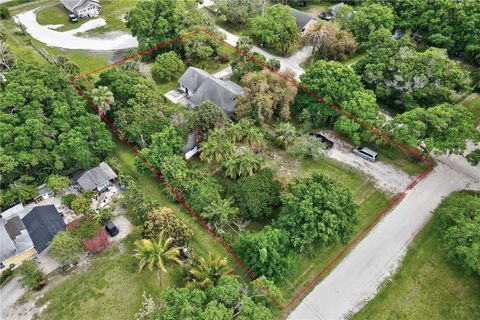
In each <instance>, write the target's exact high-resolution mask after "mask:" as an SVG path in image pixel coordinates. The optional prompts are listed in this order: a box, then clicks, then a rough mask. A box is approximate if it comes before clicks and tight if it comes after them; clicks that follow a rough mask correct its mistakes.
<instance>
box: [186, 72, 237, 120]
mask: <svg viewBox="0 0 480 320" xmlns="http://www.w3.org/2000/svg"><path fill="white" fill-rule="evenodd" d="M178 82H179V84H180V90H181V91H182V92H184V93H185V94H186V95H187V97H188V98H189V107H190V108H191V109H194V108H195V106H197V105H199V104H200V103H202V102H204V101H211V102H213V103H214V104H215V105H216V106H217V107H219V108H222V109H224V110H225V111H227V112H229V113H233V111H234V110H235V104H236V98H237V96H238V95H240V94H242V92H243V88H242V87H240V86H239V85H238V84H236V83H234V82H232V81H230V80H222V79H217V78H215V77H214V76H212V75H210V74H209V73H208V72H206V71H205V70H202V69H199V68H195V67H189V68H188V69H187V71H185V73H184V74H183V75H182V77H181V78H180V79H179V80H178Z"/></svg>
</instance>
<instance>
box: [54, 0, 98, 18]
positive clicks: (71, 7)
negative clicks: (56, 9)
mask: <svg viewBox="0 0 480 320" xmlns="http://www.w3.org/2000/svg"><path fill="white" fill-rule="evenodd" d="M61 3H62V5H63V7H64V8H65V9H67V10H68V11H70V12H71V13H73V14H75V15H76V16H77V17H80V18H85V17H96V16H98V14H99V13H100V8H101V7H102V6H101V5H100V0H61Z"/></svg>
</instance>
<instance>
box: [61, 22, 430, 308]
mask: <svg viewBox="0 0 480 320" xmlns="http://www.w3.org/2000/svg"><path fill="white" fill-rule="evenodd" d="M197 33H204V34H206V35H208V36H210V37H212V38H214V39H215V40H217V41H219V42H221V43H222V44H224V45H226V46H228V47H230V48H231V49H233V50H235V51H237V52H238V53H240V54H241V55H243V56H245V57H247V58H249V59H250V60H252V61H253V62H255V63H257V64H258V65H260V66H261V67H263V68H264V69H265V70H268V71H270V72H273V73H274V74H276V75H277V76H279V77H281V78H282V79H284V80H285V81H287V82H289V83H291V84H293V85H294V86H295V87H297V88H298V89H299V90H302V91H304V92H306V93H307V94H309V95H310V96H312V97H313V98H315V99H317V100H318V101H321V102H323V103H325V104H327V105H329V106H330V107H332V108H334V109H335V110H336V111H337V112H338V113H340V114H342V115H344V116H346V117H348V118H349V119H352V120H353V121H355V122H357V123H359V124H361V125H363V126H365V127H366V128H367V129H369V130H371V131H373V132H374V133H376V134H377V135H379V136H381V137H382V138H384V139H386V140H387V141H389V142H390V143H393V144H395V145H396V146H398V147H399V148H401V149H403V150H404V151H406V152H408V153H410V154H412V155H413V156H415V157H416V158H418V159H419V160H421V161H425V162H427V163H428V166H427V168H425V169H424V170H423V171H422V172H421V173H420V174H419V175H418V176H417V177H415V179H414V180H413V181H412V182H411V183H410V184H409V185H408V186H407V187H406V188H405V190H403V191H402V192H401V193H400V194H398V195H397V196H396V197H395V199H394V200H393V201H392V202H391V203H390V204H389V205H388V206H387V207H386V208H385V209H384V210H383V211H382V212H381V213H380V214H379V215H378V216H377V217H375V219H373V221H371V222H370V223H369V224H368V225H367V226H366V227H365V228H364V229H363V230H362V231H361V232H360V233H359V234H358V235H357V236H356V237H355V238H354V239H353V240H352V241H350V243H348V244H347V245H346V246H345V247H344V248H343V249H342V251H340V253H339V254H338V255H337V256H335V258H334V259H333V260H332V261H330V263H329V264H328V265H327V266H326V267H325V268H323V269H322V270H321V271H320V273H318V274H317V275H316V276H315V277H314V278H313V279H312V280H311V281H310V282H309V283H308V284H307V285H306V286H305V287H304V288H303V289H301V290H300V291H299V293H298V294H297V295H296V296H295V297H294V298H293V299H292V300H291V301H290V302H288V303H287V304H286V305H283V304H282V303H280V302H279V301H278V300H277V299H276V298H275V296H273V294H272V293H271V292H270V291H269V290H268V289H267V288H266V287H265V286H264V285H263V284H262V283H261V282H260V281H258V279H257V277H256V276H255V275H254V274H253V273H252V272H251V271H250V270H249V269H248V268H247V267H246V266H245V265H244V264H243V263H242V261H241V260H240V259H239V258H238V257H237V255H236V254H235V253H234V252H233V251H232V250H230V248H228V247H227V246H226V245H225V243H223V242H222V240H221V239H220V238H219V237H218V236H217V235H216V234H215V233H214V232H213V231H212V229H211V228H210V227H209V226H208V225H207V224H206V223H205V222H204V221H203V220H202V219H201V218H200V217H199V216H198V215H197V214H196V213H195V212H194V211H193V209H192V208H191V207H190V206H189V205H188V204H187V203H186V202H185V200H183V199H182V197H180V195H179V194H178V193H177V192H176V191H175V190H174V189H173V188H172V187H171V186H170V185H169V184H168V183H167V182H166V181H165V180H164V179H163V177H162V176H161V175H160V174H158V172H157V171H156V170H155V169H154V168H153V167H152V166H151V165H150V164H149V163H148V162H147V160H146V159H145V158H144V157H143V156H142V155H141V154H140V153H139V152H138V150H137V149H136V148H135V147H133V146H132V145H131V144H130V143H129V142H128V141H127V139H126V138H125V137H124V136H123V134H122V133H121V132H120V131H119V130H118V129H117V128H116V127H115V126H114V125H113V124H112V123H111V122H110V121H109V120H108V119H107V118H106V117H105V116H104V115H103V114H102V113H101V112H100V111H99V109H98V108H97V106H95V104H93V102H92V101H91V100H90V99H89V98H88V97H87V96H86V95H85V94H84V92H83V91H82V90H81V89H80V88H79V87H78V86H77V85H76V84H75V80H80V79H82V78H85V77H87V76H89V75H92V74H94V73H97V72H100V71H102V70H105V69H107V68H110V67H112V66H115V65H119V64H121V63H123V62H125V61H127V60H130V59H134V58H136V57H139V56H141V55H144V54H146V53H149V52H151V51H154V50H157V49H160V48H162V47H165V46H167V45H170V44H173V43H175V42H178V41H181V40H183V39H185V38H188V37H190V36H192V35H195V34H197ZM68 82H69V83H70V85H71V86H72V87H73V88H74V89H75V90H76V91H77V93H78V94H79V95H80V96H81V97H82V98H83V99H85V101H86V102H87V103H88V104H89V105H90V106H91V107H92V108H93V109H94V110H95V112H97V113H98V114H99V115H100V117H101V118H102V119H103V120H104V121H105V122H106V123H107V124H108V126H109V127H110V128H111V129H112V130H113V131H114V132H115V133H116V134H117V135H118V136H119V137H120V139H121V140H122V141H123V142H125V144H126V145H127V146H128V147H129V148H130V149H131V150H132V151H133V152H134V153H135V155H136V156H137V157H139V158H140V159H141V160H142V161H143V162H144V163H145V164H146V165H147V167H148V168H149V169H150V171H151V172H152V174H153V176H154V177H156V178H157V179H158V180H160V182H161V183H162V184H163V185H165V187H167V188H168V190H169V191H170V192H171V193H172V195H174V197H175V198H176V199H177V200H178V201H179V202H180V203H181V204H182V205H183V207H185V209H186V210H187V211H188V212H189V213H190V214H192V216H194V217H195V219H197V221H198V222H199V223H200V224H202V225H203V227H204V228H205V229H206V230H207V232H208V233H210V235H211V236H212V237H213V238H214V239H215V241H216V242H217V243H219V244H220V245H221V246H222V247H223V248H224V249H225V251H227V252H228V254H229V255H230V256H231V257H232V258H233V259H234V260H235V261H236V262H237V264H238V265H239V266H240V267H241V268H242V269H243V270H244V271H245V272H246V273H247V274H248V275H249V277H250V278H251V279H252V280H255V281H256V282H257V284H258V285H259V286H260V287H261V288H262V289H263V290H264V291H265V292H266V293H267V294H268V295H269V297H270V298H271V299H272V300H273V301H274V302H275V304H277V306H278V307H279V308H280V309H282V310H283V311H286V310H287V309H288V308H289V307H290V306H291V305H292V304H293V303H294V302H295V301H296V300H298V299H299V298H300V296H302V294H304V293H305V292H306V291H307V290H308V289H309V288H310V287H311V286H312V285H313V284H314V283H315V282H316V281H317V280H318V279H319V278H320V277H322V275H324V274H325V272H327V271H328V270H329V269H330V268H331V267H332V266H333V265H334V264H335V263H336V262H337V261H338V260H339V259H340V258H341V257H342V256H343V255H345V253H346V252H347V251H348V250H349V249H350V248H351V247H352V246H353V245H354V244H355V243H356V242H357V241H358V240H359V239H360V238H361V237H362V236H363V235H365V233H366V232H367V231H368V230H369V229H371V228H372V227H373V226H374V225H375V224H376V223H377V222H378V221H379V220H380V219H381V218H382V217H383V216H384V215H385V214H386V213H387V211H388V210H390V209H391V208H392V207H393V206H394V205H395V204H396V203H397V202H398V201H400V199H401V198H403V197H404V196H405V194H406V193H407V191H408V190H410V189H412V188H413V186H415V184H417V183H418V182H419V181H420V180H421V179H422V178H423V177H424V176H425V175H426V174H427V172H428V171H429V170H430V169H431V168H432V167H433V162H432V161H431V160H429V159H427V158H424V157H422V156H421V155H420V154H419V153H418V152H416V151H414V150H412V149H410V148H408V147H407V146H405V145H403V144H401V143H399V142H397V141H395V140H393V139H392V138H390V137H389V136H388V135H386V134H384V133H383V132H381V131H380V130H378V129H377V128H375V127H373V126H371V125H369V124H367V123H365V122H363V121H362V120H360V119H358V118H356V117H354V116H353V115H351V114H349V113H348V112H346V111H344V110H342V109H341V108H340V107H338V106H336V105H334V104H333V103H331V102H329V101H326V100H324V99H323V98H321V97H319V96H318V95H316V94H315V93H313V92H311V91H310V90H308V89H307V88H305V87H302V86H301V85H300V84H298V83H297V82H295V81H294V80H292V79H290V78H287V77H285V76H284V75H282V74H280V73H278V72H277V71H275V70H273V69H271V68H270V67H268V66H267V65H265V64H264V63H263V62H261V61H258V60H257V59H255V58H253V57H252V56H250V55H249V54H247V53H245V52H243V51H242V50H240V49H239V48H237V47H235V46H233V45H231V44H229V43H227V42H226V41H225V40H223V39H221V38H219V37H217V36H216V35H214V34H212V33H211V32H209V31H207V30H204V29H198V30H196V31H193V32H190V33H188V34H185V35H183V36H181V37H178V38H175V39H172V40H170V41H168V42H165V43H162V44H158V45H156V46H154V47H152V48H149V49H147V50H144V51H141V52H139V53H137V54H135V55H132V56H130V57H127V58H124V59H122V60H119V61H115V62H113V63H111V64H108V65H106V66H104V67H101V68H99V69H96V70H93V71H90V72H87V73H85V74H82V75H80V76H78V77H75V78H73V79H71V80H69V81H68Z"/></svg>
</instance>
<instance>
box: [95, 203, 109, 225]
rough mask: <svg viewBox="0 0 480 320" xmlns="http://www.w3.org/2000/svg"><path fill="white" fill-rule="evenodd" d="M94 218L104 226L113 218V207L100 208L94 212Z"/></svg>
mask: <svg viewBox="0 0 480 320" xmlns="http://www.w3.org/2000/svg"><path fill="white" fill-rule="evenodd" d="M93 219H94V220H95V221H97V222H98V223H99V224H100V225H102V226H104V225H105V224H107V222H108V221H110V220H112V219H113V213H112V209H110V208H105V207H103V208H100V209H98V210H97V211H96V212H94V213H93Z"/></svg>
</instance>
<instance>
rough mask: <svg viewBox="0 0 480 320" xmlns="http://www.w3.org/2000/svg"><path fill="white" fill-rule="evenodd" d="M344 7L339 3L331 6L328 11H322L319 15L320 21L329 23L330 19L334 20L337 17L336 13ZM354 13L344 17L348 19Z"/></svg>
mask: <svg viewBox="0 0 480 320" xmlns="http://www.w3.org/2000/svg"><path fill="white" fill-rule="evenodd" d="M344 5H345V3H343V2H340V3H337V4H335V5H333V6H331V7H330V9H328V10H326V11H323V12H321V13H320V15H319V17H320V19H323V20H327V21H330V20H332V19H335V18H336V17H337V14H338V11H339V10H340V9H341V8H342V7H343V6H344ZM354 12H355V11H352V12H350V13H349V14H348V15H346V17H347V18H349V17H350V16H351V15H352V14H353V13H354Z"/></svg>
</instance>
